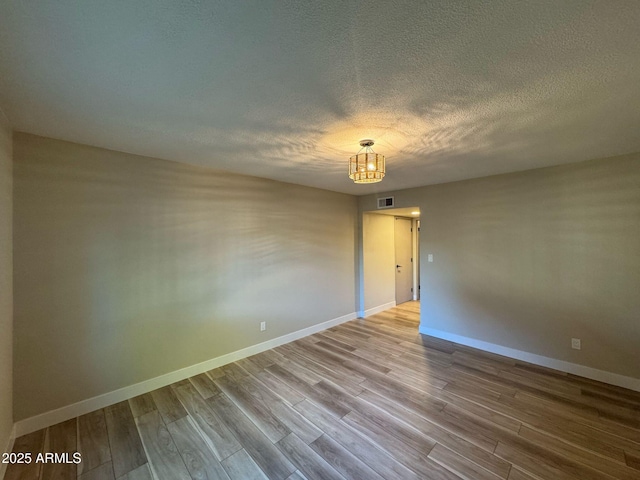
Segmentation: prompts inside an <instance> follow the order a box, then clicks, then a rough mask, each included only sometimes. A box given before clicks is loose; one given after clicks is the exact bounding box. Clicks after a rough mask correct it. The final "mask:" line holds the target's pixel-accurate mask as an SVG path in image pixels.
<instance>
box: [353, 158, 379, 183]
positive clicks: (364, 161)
mask: <svg viewBox="0 0 640 480" xmlns="http://www.w3.org/2000/svg"><path fill="white" fill-rule="evenodd" d="M384 174H385V165H384V155H380V154H379V153H374V152H370V151H367V152H364V153H358V154H357V155H352V156H351V158H349V178H350V179H351V180H353V181H354V182H355V183H375V182H379V181H381V180H382V179H383V178H384Z"/></svg>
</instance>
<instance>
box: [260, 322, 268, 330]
mask: <svg viewBox="0 0 640 480" xmlns="http://www.w3.org/2000/svg"><path fill="white" fill-rule="evenodd" d="M266 329H267V322H260V331H261V332H264V331H265V330H266Z"/></svg>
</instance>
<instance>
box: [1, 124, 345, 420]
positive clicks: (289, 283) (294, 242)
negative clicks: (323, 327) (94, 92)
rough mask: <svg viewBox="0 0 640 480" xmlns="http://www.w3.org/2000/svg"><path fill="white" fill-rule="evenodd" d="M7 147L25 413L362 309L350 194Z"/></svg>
mask: <svg viewBox="0 0 640 480" xmlns="http://www.w3.org/2000/svg"><path fill="white" fill-rule="evenodd" d="M14 160H15V162H14V168H15V185H14V188H15V218H16V222H15V227H14V228H15V252H14V263H15V276H14V281H15V299H14V301H15V319H16V321H15V337H16V342H15V348H16V349H15V378H16V381H15V393H14V398H15V417H16V420H20V419H24V418H26V417H29V416H33V415H35V414H38V413H41V412H44V411H48V410H51V409H54V408H57V407H61V406H64V405H68V404H71V403H73V402H77V401H80V400H83V399H86V398H89V397H92V396H95V395H99V394H102V393H106V392H109V391H113V390H115V389H117V388H120V387H124V386H127V385H131V384H134V383H137V382H140V381H143V380H146V379H149V378H152V377H155V376H158V375H161V374H164V373H167V372H171V371H174V370H176V369H179V368H182V367H186V366H190V365H193V364H196V363H198V362H202V361H205V360H208V359H211V358H214V357H217V356H219V355H222V354H225V353H228V352H232V351H235V350H238V349H240V348H243V347H247V346H250V345H254V344H257V343H260V342H263V341H266V340H268V339H271V338H275V337H279V336H282V335H284V334H287V333H290V332H293V331H296V330H300V329H302V328H305V327H309V326H312V325H314V324H317V323H320V322H323V321H327V320H331V319H333V318H336V317H340V316H342V315H347V314H351V313H353V312H354V311H355V300H354V299H355V291H354V290H355V284H356V279H355V256H354V255H355V249H354V238H355V228H356V218H357V215H356V212H357V200H356V199H355V197H352V196H348V195H342V194H337V193H331V192H327V191H323V190H318V189H312V188H307V187H301V186H296V185H290V184H284V183H278V182H274V181H269V180H264V179H258V178H252V177H245V176H239V175H232V174H224V173H216V172H212V171H210V170H206V169H202V168H196V167H189V166H186V165H182V164H177V163H172V162H166V161H162V160H156V159H151V158H145V157H139V156H134V155H127V154H123V153H117V152H113V151H107V150H103V149H99V148H93V147H88V146H82V145H77V144H71V143H66V142H62V141H56V140H51V139H45V138H41V137H35V136H31V135H26V134H16V135H15V136H14ZM260 321H266V322H267V331H266V332H264V333H261V332H260V331H259V322H260Z"/></svg>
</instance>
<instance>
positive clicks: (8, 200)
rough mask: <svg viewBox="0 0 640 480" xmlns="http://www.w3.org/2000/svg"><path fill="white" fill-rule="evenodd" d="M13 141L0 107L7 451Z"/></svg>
mask: <svg viewBox="0 0 640 480" xmlns="http://www.w3.org/2000/svg"><path fill="white" fill-rule="evenodd" d="M11 143H12V142H11V128H9V122H7V119H6V118H5V116H4V114H3V113H2V111H1V110H0V453H1V452H3V451H4V447H5V446H6V445H7V441H8V440H9V436H10V433H11V429H12V428H13V410H12V405H13V403H12V389H13V385H12V383H13V381H12V365H13V353H12V352H13V347H12V345H13V277H12V271H13V253H12V252H13V246H12V245H13V240H12V237H13V234H12V218H13V208H12V204H13V200H12V199H13V176H12V167H13V166H12V151H11V150H12V146H11ZM1 471H2V469H1V468H0V472H1Z"/></svg>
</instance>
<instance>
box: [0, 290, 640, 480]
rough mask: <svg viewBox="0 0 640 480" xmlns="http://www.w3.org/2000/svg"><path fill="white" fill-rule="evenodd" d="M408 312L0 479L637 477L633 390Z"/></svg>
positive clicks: (98, 426) (199, 384) (41, 445)
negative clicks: (73, 459) (467, 342)
mask: <svg viewBox="0 0 640 480" xmlns="http://www.w3.org/2000/svg"><path fill="white" fill-rule="evenodd" d="M418 311H419V304H418V303H417V302H409V303H406V304H402V305H400V306H398V307H396V308H394V309H391V310H388V311H385V312H382V313H379V314H377V315H374V316H372V317H369V318H367V319H364V320H363V319H358V320H354V321H351V322H348V323H345V324H342V325H340V326H338V327H335V328H331V329H329V330H326V331H323V332H321V333H318V334H315V335H312V336H310V337H306V338H304V339H301V340H298V341H296V342H293V343H290V344H287V345H283V346H281V347H278V348H275V349H273V350H269V351H266V352H263V353H261V354H258V355H255V356H253V357H250V358H246V359H243V360H240V361H238V362H235V363H233V364H230V365H226V366H224V367H221V368H218V369H215V370H212V371H210V372H207V373H206V374H201V375H197V376H195V377H193V378H190V379H189V380H184V381H181V382H178V383H176V384H173V385H170V386H168V387H164V388H161V389H159V390H156V391H154V392H151V393H148V394H145V395H141V396H139V397H136V398H132V399H130V400H129V401H126V402H120V403H118V404H115V405H111V406H109V407H107V408H105V409H102V410H98V411H96V412H92V413H89V414H87V415H83V416H81V417H79V418H76V419H73V420H69V421H67V422H64V423H61V424H58V425H54V426H52V427H50V428H48V429H45V430H41V431H38V432H34V433H31V434H29V435H25V436H24V437H21V438H18V439H17V440H16V442H15V446H14V452H31V454H32V455H33V456H34V458H35V456H36V455H37V454H38V453H40V452H56V453H63V452H75V451H78V452H80V453H81V454H82V458H83V461H82V463H81V464H79V465H77V466H76V465H75V464H67V465H61V464H35V463H32V464H31V465H23V466H18V465H10V466H9V468H8V469H7V473H6V475H5V480H16V479H38V480H40V479H48V478H56V479H73V478H79V479H82V480H116V479H117V480H121V479H127V480H142V479H144V480H151V479H156V480H174V479H185V480H186V479H193V480H196V479H198V480H199V479H226V480H250V479H278V480H284V479H289V480H295V479H297V480H304V479H308V480H313V479H322V480H326V479H333V478H335V479H367V480H368V479H383V478H384V479H393V480H395V479H437V480H448V479H459V478H463V479H467V480H500V479H503V480H532V479H538V480H540V479H554V480H555V479H582V480H584V479H627V480H631V479H636V480H638V479H640V393H636V392H632V391H629V390H625V389H623V388H618V387H614V386H610V385H606V384H602V383H599V382H595V381H593V380H588V379H584V378H580V377H577V376H574V375H570V374H565V373H562V372H558V371H554V370H550V369H546V368H542V367H538V366H534V365H530V364H526V363H524V362H519V361H515V360H512V359H508V358H505V357H500V356H497V355H492V354H488V353H484V352H480V351H478V350H474V349H472V348H469V347H465V346H462V345H457V344H454V343H451V342H447V341H443V340H439V339H436V338H432V337H427V336H421V335H419V334H418V333H417V331H418V321H419V318H418V317H419V314H418Z"/></svg>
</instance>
